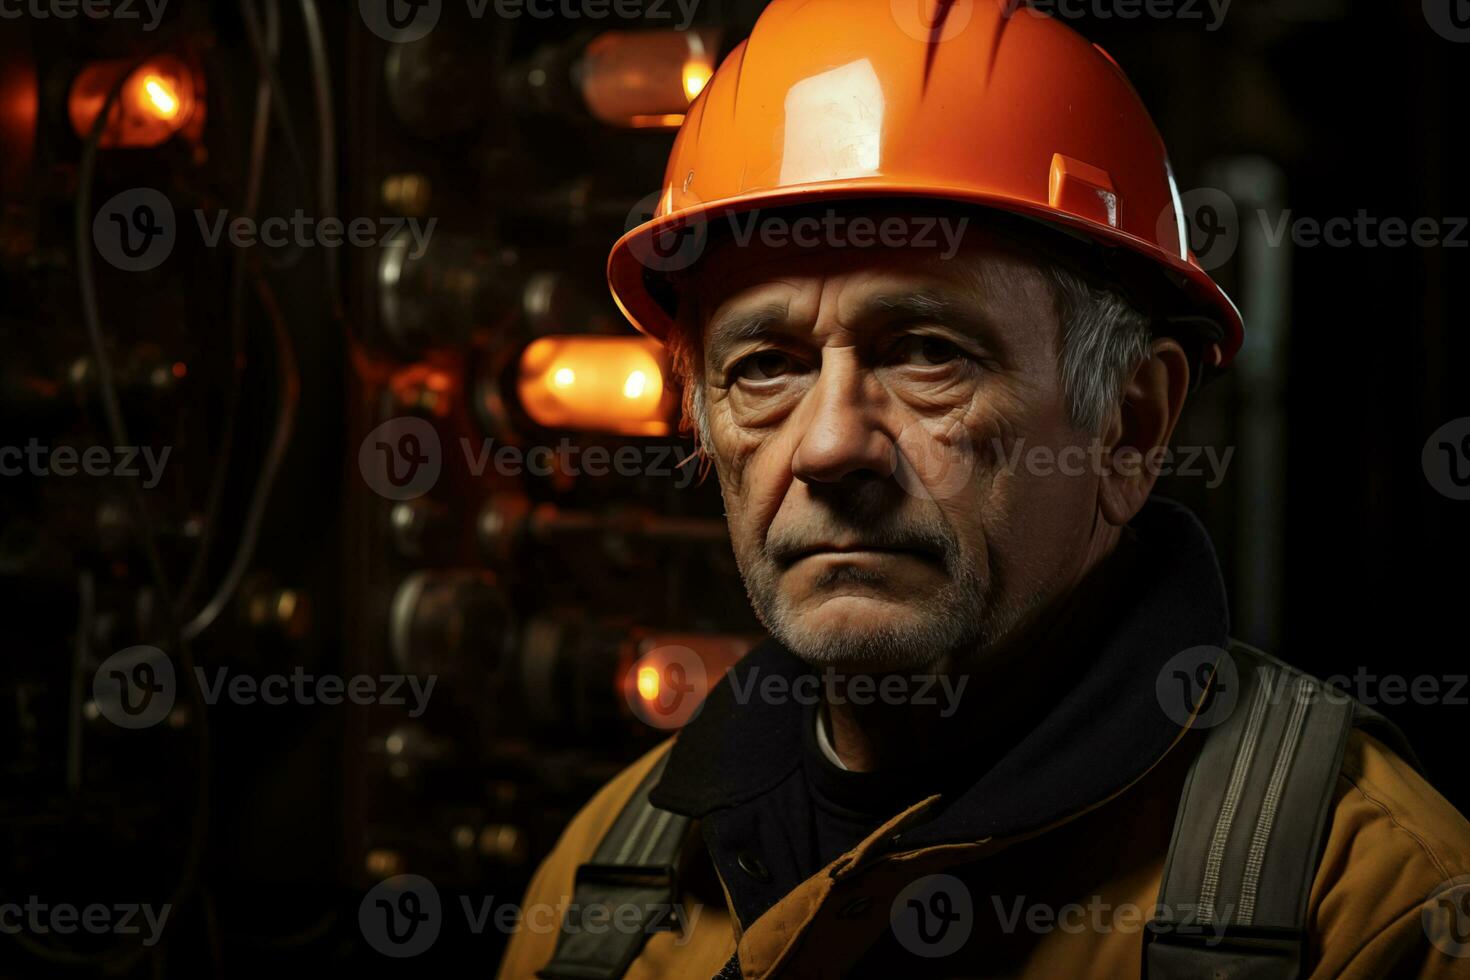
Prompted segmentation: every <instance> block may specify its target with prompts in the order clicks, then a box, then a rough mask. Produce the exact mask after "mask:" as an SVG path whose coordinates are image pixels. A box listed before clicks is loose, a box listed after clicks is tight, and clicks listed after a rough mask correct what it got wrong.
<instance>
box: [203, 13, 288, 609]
mask: <svg viewBox="0 0 1470 980" xmlns="http://www.w3.org/2000/svg"><path fill="white" fill-rule="evenodd" d="M266 35H267V37H266V46H267V49H268V50H269V52H270V56H271V58H272V59H274V58H275V57H276V56H277V54H278V53H279V50H280V12H279V8H278V6H277V3H276V0H271V2H270V4H269V6H267V8H266ZM271 94H272V93H271V87H270V82H269V81H268V80H267V79H266V77H265V76H264V75H261V76H260V77H259V81H258V83H257V86H256V93H255V118H254V123H253V126H252V130H251V138H250V162H249V166H248V168H247V170H246V178H245V200H244V205H243V207H242V208H241V211H240V213H241V215H242V216H244V217H245V218H246V219H248V220H254V218H255V215H256V212H257V211H258V210H259V208H260V185H261V181H262V179H263V177H264V173H265V160H266V154H267V152H268V149H269V145H270V103H271ZM244 295H245V263H244V262H243V261H242V260H240V259H239V257H238V256H237V257H236V261H235V263H234V265H233V267H232V268H231V270H230V298H229V303H230V306H229V312H228V314H227V319H228V322H229V324H230V346H231V359H230V372H231V373H230V390H229V395H228V396H227V401H226V406H225V421H224V425H223V426H222V427H221V429H220V434H219V441H218V443H217V445H216V447H215V456H216V460H215V466H214V474H213V476H212V477H211V478H210V485H209V495H208V497H207V498H206V503H205V507H204V519H203V522H202V526H201V529H200V533H199V543H198V546H197V547H196V548H195V551H194V561H193V562H192V564H191V566H190V568H189V574H188V577H187V578H186V579H185V580H184V585H183V587H182V588H181V589H180V590H179V598H178V606H179V615H180V616H184V615H186V614H187V610H188V609H189V607H190V606H191V605H192V603H193V599H194V593H195V592H196V591H197V590H198V587H199V584H200V583H201V582H202V581H203V579H204V575H205V572H206V571H207V569H208V561H209V552H210V548H211V546H212V545H213V543H214V532H215V529H216V528H217V527H218V526H219V513H220V506H221V502H222V500H223V498H224V490H225V484H226V481H227V480H228V478H229V470H230V462H231V454H232V450H233V447H234V439H235V426H236V425H237V424H238V420H239V414H240V400H241V395H242V389H243V388H244V374H245V325H244V312H243V309H242V308H243V306H244Z"/></svg>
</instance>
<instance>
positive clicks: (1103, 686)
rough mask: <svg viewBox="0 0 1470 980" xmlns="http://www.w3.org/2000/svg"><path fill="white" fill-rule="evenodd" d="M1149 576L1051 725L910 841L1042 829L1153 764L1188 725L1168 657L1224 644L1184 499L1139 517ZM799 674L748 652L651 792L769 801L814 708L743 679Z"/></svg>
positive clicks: (718, 804)
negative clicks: (1174, 710) (1165, 700)
mask: <svg viewBox="0 0 1470 980" xmlns="http://www.w3.org/2000/svg"><path fill="white" fill-rule="evenodd" d="M1132 527H1133V528H1134V530H1135V531H1136V532H1137V540H1138V547H1137V556H1136V561H1134V562H1133V563H1132V567H1133V569H1134V572H1133V574H1134V576H1135V577H1136V579H1137V581H1136V582H1133V583H1129V585H1130V586H1131V587H1130V588H1127V589H1125V591H1124V592H1123V595H1124V597H1125V598H1124V600H1123V603H1122V608H1121V609H1120V611H1119V614H1118V615H1117V616H1116V617H1115V618H1114V619H1113V624H1114V625H1113V627H1112V628H1111V629H1109V630H1107V631H1106V633H1105V634H1104V635H1102V636H1100V637H1099V638H1098V640H1097V643H1096V646H1095V648H1094V650H1095V652H1093V653H1092V655H1091V656H1088V657H1082V658H1080V661H1079V662H1080V663H1081V664H1083V665H1084V668H1083V669H1080V670H1079V671H1078V674H1077V676H1076V677H1075V678H1072V682H1071V683H1070V684H1069V685H1068V686H1067V687H1064V688H1062V689H1061V690H1059V691H1058V693H1057V698H1056V700H1055V702H1054V703H1053V704H1052V705H1051V706H1050V707H1049V709H1047V710H1044V711H1043V712H1042V713H1041V715H1040V721H1039V723H1038V724H1036V725H1035V726H1034V727H1033V728H1032V729H1031V731H1029V732H1028V733H1026V734H1025V735H1024V736H1023V737H1021V738H1020V739H1019V740H1018V741H1017V742H1016V743H1015V745H1014V746H1013V747H1012V749H1011V750H1010V751H1009V752H1007V753H1006V754H1005V755H1003V756H1002V757H1001V758H1000V760H999V761H998V762H997V763H996V764H995V765H994V766H992V767H991V768H990V769H989V771H988V772H986V773H985V774H984V775H983V776H981V777H980V778H979V780H978V781H977V782H975V783H974V784H973V785H971V786H970V787H969V788H968V789H967V790H963V791H961V792H959V793H957V794H955V795H954V796H953V797H952V798H951V799H950V800H949V801H947V802H946V803H945V805H944V806H943V808H942V810H941V811H940V812H939V813H938V814H937V815H936V816H935V817H934V818H933V819H932V820H930V821H928V822H927V823H925V824H923V825H921V826H919V827H915V828H913V829H912V830H910V831H908V832H906V833H905V835H904V839H905V846H906V847H908V848H913V847H921V846H929V845H933V844H939V843H947V842H953V841H973V840H978V839H981V838H984V837H990V836H1011V835H1014V834H1019V833H1024V832H1026V831H1030V830H1035V829H1039V828H1042V827H1045V826H1047V825H1049V824H1052V823H1054V822H1056V821H1057V820H1060V819H1062V818H1064V817H1066V816H1068V815H1071V814H1074V813H1077V812H1079V811H1081V810H1084V809H1087V808H1089V807H1091V806H1093V805H1095V804H1097V803H1098V802H1100V801H1102V800H1104V799H1106V798H1108V797H1109V796H1112V795H1113V794H1114V793H1116V792H1118V791H1119V790H1121V789H1122V788H1123V787H1125V786H1127V785H1128V784H1130V783H1131V782H1133V781H1134V780H1136V779H1137V778H1138V777H1139V776H1141V775H1142V774H1143V773H1144V772H1146V771H1147V770H1148V768H1149V767H1150V766H1152V765H1153V764H1154V763H1155V762H1156V761H1157V760H1158V759H1159V758H1160V757H1161V756H1162V755H1163V754H1164V753H1165V752H1166V751H1167V750H1168V748H1169V746H1170V745H1171V744H1172V743H1173V742H1174V740H1175V739H1176V738H1177V737H1178V735H1179V730H1180V726H1179V725H1178V724H1177V723H1175V722H1174V721H1171V720H1170V718H1169V717H1168V715H1167V714H1166V713H1165V712H1164V711H1163V710H1162V708H1161V707H1160V704H1159V700H1158V694H1157V681H1158V678H1159V675H1160V672H1161V671H1162V669H1163V667H1164V665H1165V664H1166V663H1167V662H1168V661H1169V659H1170V658H1171V657H1173V656H1175V655H1176V654H1178V653H1181V652H1182V651H1185V650H1189V649H1192V648H1195V647H1199V646H1205V645H1210V646H1216V647H1224V646H1225V644H1226V643H1227V637H1228V634H1229V613H1228V607H1227V603H1226V596H1225V586H1224V582H1223V580H1222V578H1221V575H1220V568H1219V564H1218V562H1217V561H1216V558H1215V552H1214V548H1213V547H1212V545H1211V543H1210V539H1209V535H1208V534H1207V533H1206V532H1205V529H1204V527H1203V526H1202V525H1201V524H1200V523H1199V520H1198V519H1197V518H1195V516H1194V515H1193V514H1191V513H1190V512H1189V511H1188V510H1186V509H1185V508H1184V507H1182V506H1180V505H1178V504H1176V503H1173V502H1172V501H1167V500H1163V499H1159V498H1155V499H1152V500H1150V501H1149V503H1148V504H1147V505H1146V506H1145V507H1144V508H1143V510H1142V511H1141V512H1140V513H1139V515H1138V517H1137V518H1136V519H1135V520H1134V522H1133V524H1132ZM751 671H755V672H756V675H755V676H757V677H761V678H764V677H767V676H770V675H776V676H779V677H782V678H783V679H784V680H785V681H787V682H790V681H793V680H795V678H797V677H799V676H801V675H803V674H806V673H810V669H809V668H808V667H807V666H806V665H805V664H804V663H803V662H802V661H801V660H799V659H798V658H797V657H796V656H795V655H793V654H792V653H791V652H790V651H788V650H786V649H784V648H783V647H781V646H780V645H779V644H777V643H776V642H775V641H774V640H767V641H766V642H764V643H762V644H761V645H760V646H758V647H756V648H755V649H754V650H752V651H751V652H750V653H749V654H748V655H746V657H745V658H744V659H743V660H741V661H740V663H739V664H737V665H736V666H735V667H734V668H733V669H732V671H731V673H730V675H729V676H727V677H726V678H725V679H724V680H723V681H722V682H721V683H720V684H719V685H718V686H716V687H715V689H714V690H713V691H711V693H710V695H709V698H708V699H707V701H706V703H705V705H704V707H703V709H702V710H701V712H700V713H699V715H698V716H697V717H696V718H695V719H694V720H693V721H692V722H690V723H689V724H688V725H686V726H685V727H684V728H683V730H681V731H680V733H679V736H678V738H677V740H676V741H675V743H674V747H673V749H672V751H671V753H670V756H669V762H668V766H667V768H666V769H665V771H664V775H663V779H662V780H661V781H660V783H659V785H658V786H657V787H655V788H654V790H653V793H652V801H653V802H654V803H655V804H656V805H657V806H660V807H663V808H665V809H668V810H673V811H675V812H677V813H682V814H686V815H688V816H692V817H696V818H702V817H705V816H707V815H709V814H710V813H712V812H714V811H716V810H720V809H724V808H728V807H734V806H738V805H739V804H741V803H745V802H747V801H750V800H753V799H756V798H758V797H760V796H761V795H763V794H764V793H766V792H768V791H770V790H771V789H773V788H774V787H776V786H777V785H778V784H779V783H781V781H782V780H784V779H786V778H787V777H788V776H789V775H791V773H792V772H793V771H794V770H795V769H796V768H797V767H798V766H800V765H801V745H802V728H801V726H802V725H803V724H804V722H805V720H806V719H808V718H809V717H810V715H809V714H808V712H806V711H805V710H803V706H802V705H801V704H798V703H796V702H793V701H789V700H788V701H786V702H784V703H770V702H767V701H765V700H763V699H761V698H759V697H757V698H751V699H749V700H748V701H747V703H745V704H740V703H737V700H736V697H735V694H734V691H733V688H732V686H731V685H732V680H737V681H739V682H741V683H742V684H743V683H745V682H746V681H748V679H749V676H750V674H749V672H751Z"/></svg>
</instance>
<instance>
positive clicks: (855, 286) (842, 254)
mask: <svg viewBox="0 0 1470 980" xmlns="http://www.w3.org/2000/svg"><path fill="white" fill-rule="evenodd" d="M707 234H708V238H707V240H706V242H705V244H704V248H703V251H702V253H701V257H700V260H699V261H698V262H697V263H696V264H695V265H694V266H693V267H692V268H691V269H689V270H687V271H686V272H685V273H683V274H682V275H681V276H679V280H678V283H677V294H678V296H679V305H680V308H681V311H682V313H683V316H681V317H680V319H681V320H683V322H684V324H685V325H686V329H687V328H688V327H696V328H697V329H699V330H700V332H701V333H703V332H704V329H705V328H706V326H707V325H708V323H709V320H710V318H711V316H712V315H713V314H714V313H715V312H716V311H718V310H719V309H720V308H721V307H722V306H725V305H726V304H729V303H731V302H732V301H733V302H737V303H738V302H743V301H745V300H747V299H749V300H750V301H753V302H754V301H757V300H758V298H759V297H760V296H762V295H766V296H769V295H770V294H772V293H778V292H782V291H783V287H787V289H786V290H785V291H786V292H788V293H789V292H790V290H791V289H796V288H800V286H801V285H802V284H805V283H811V282H813V281H819V280H822V279H828V278H831V277H834V276H841V277H843V278H844V282H845V283H846V285H847V286H848V287H849V288H848V289H847V290H846V291H847V292H848V293H862V292H865V291H883V292H886V293H892V292H894V291H895V290H897V291H902V290H905V289H909V290H913V291H916V292H918V291H922V292H925V293H931V294H932V293H938V294H945V295H948V296H949V297H951V298H953V299H955V300H957V301H961V300H962V301H964V302H967V303H972V304H975V305H978V306H998V305H1011V306H1014V305H1015V304H1016V303H1018V302H1019V303H1023V304H1032V305H1039V306H1043V307H1046V308H1047V309H1038V310H1037V311H1036V312H1037V313H1039V314H1045V313H1046V312H1048V310H1049V307H1050V293H1049V291H1048V290H1047V289H1046V288H1045V287H1044V283H1043V280H1042V276H1041V270H1042V262H1043V261H1044V260H1043V259H1042V258H1041V257H1039V256H1038V255H1037V254H1036V253H1035V252H1034V251H1033V250H1032V249H1031V248H1029V247H1028V245H1027V244H1026V243H1024V242H1023V241H1022V240H1020V239H1019V238H1018V237H1017V236H1016V235H1015V234H1014V233H1012V232H1011V231H1010V230H1009V229H1006V228H999V227H995V226H994V225H992V224H989V223H987V222H985V221H984V220H982V219H981V218H979V217H977V216H975V215H973V214H965V213H962V212H957V211H934V212H929V211H924V210H913V209H905V208H903V207H901V206H894V207H880V208H872V207H869V208H864V209H861V210H858V209H847V210H839V209H834V208H830V207H827V208H802V209H785V210H780V211H769V212H763V213H760V214H744V215H733V216H729V217H721V218H716V219H714V220H713V221H712V222H711V223H710V224H709V226H708V228H707Z"/></svg>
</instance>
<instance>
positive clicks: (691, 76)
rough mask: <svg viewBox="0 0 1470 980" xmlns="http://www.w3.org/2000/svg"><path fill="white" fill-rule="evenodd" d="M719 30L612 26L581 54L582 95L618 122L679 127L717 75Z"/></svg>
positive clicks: (594, 111) (595, 111)
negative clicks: (674, 29)
mask: <svg viewBox="0 0 1470 980" xmlns="http://www.w3.org/2000/svg"><path fill="white" fill-rule="evenodd" d="M719 42H720V35H719V32H718V31H709V30H693V31H607V32H606V33H603V34H599V35H598V36H597V37H595V38H593V39H592V41H591V43H589V44H588V45H587V48H586V50H585V51H584V53H583V57H582V66H581V68H582V70H581V72H580V78H581V88H582V98H583V100H584V101H585V102H586V103H587V108H588V109H589V110H590V111H591V112H592V115H594V116H596V117H597V118H598V119H600V120H602V121H603V122H605V123H609V124H611V125H614V126H628V127H632V128H635V129H676V128H678V126H679V125H680V124H681V123H683V121H684V111H685V110H686V109H687V108H688V107H689V103H691V102H693V101H694V99H695V98H696V97H697V96H698V95H699V93H700V92H702V91H704V87H705V86H706V85H707V84H709V80H710V79H711V78H712V77H714V73H715V57H716V55H717V53H718V51H719V47H720V43H719Z"/></svg>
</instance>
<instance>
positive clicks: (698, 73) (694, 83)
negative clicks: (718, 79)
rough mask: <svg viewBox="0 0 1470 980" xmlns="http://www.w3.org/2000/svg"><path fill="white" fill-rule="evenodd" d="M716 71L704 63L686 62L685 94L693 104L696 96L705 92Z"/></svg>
mask: <svg viewBox="0 0 1470 980" xmlns="http://www.w3.org/2000/svg"><path fill="white" fill-rule="evenodd" d="M714 73H715V70H714V69H713V68H712V67H710V66H709V64H707V63H706V62H703V61H686V62H685V63H684V94H685V95H687V96H688V97H689V101H690V102H693V101H694V98H695V96H697V95H699V93H700V92H703V91H704V87H705V85H706V84H708V82H709V80H710V78H711V77H712V76H713V75H714Z"/></svg>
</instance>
